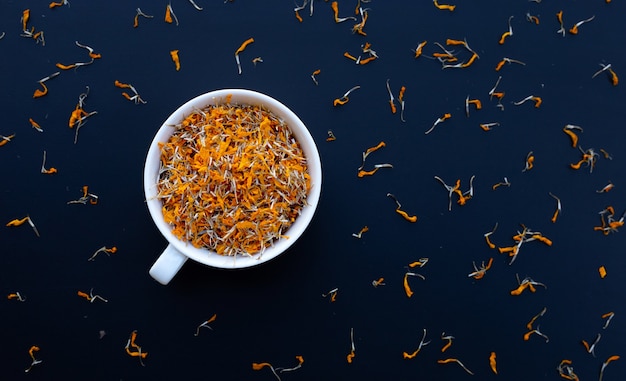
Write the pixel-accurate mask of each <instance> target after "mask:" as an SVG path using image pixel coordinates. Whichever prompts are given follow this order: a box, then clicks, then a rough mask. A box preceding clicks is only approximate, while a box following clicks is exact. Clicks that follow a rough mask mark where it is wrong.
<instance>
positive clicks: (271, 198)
mask: <svg viewBox="0 0 626 381" xmlns="http://www.w3.org/2000/svg"><path fill="white" fill-rule="evenodd" d="M174 128H175V129H176V131H175V132H174V134H173V135H172V136H171V137H170V139H169V141H168V142H166V143H164V144H162V145H161V169H160V171H159V173H160V176H159V182H158V192H159V193H158V197H159V199H160V200H161V201H162V202H163V208H162V210H163V217H164V219H165V222H167V223H168V224H170V225H171V226H172V233H173V234H174V235H175V236H177V237H178V238H179V239H181V240H183V241H187V242H190V243H191V244H193V245H194V246H195V247H204V248H208V249H209V250H213V251H215V252H217V253H218V254H220V255H229V256H233V255H240V254H241V255H251V254H255V253H259V252H262V251H263V250H264V249H265V248H267V247H269V246H271V245H272V244H273V243H274V241H276V240H278V239H279V238H281V237H285V236H284V235H283V234H284V232H285V231H286V230H287V229H288V228H289V227H290V226H291V224H292V223H293V222H294V221H295V219H296V218H297V217H298V215H299V214H300V212H301V210H302V208H303V207H304V206H305V205H306V197H307V194H308V192H309V190H310V188H311V182H310V180H311V179H310V176H309V174H308V172H307V161H306V158H305V156H304V153H303V151H302V149H301V147H300V145H299V143H298V142H297V141H296V139H295V138H294V136H293V135H292V133H291V130H290V129H289V126H287V125H286V124H285V123H284V122H283V121H281V120H280V119H279V118H278V117H277V116H276V115H274V114H272V113H271V112H269V111H267V110H265V109H263V108H261V107H258V106H249V105H236V104H230V103H228V104H224V105H218V106H208V107H206V108H204V109H202V110H198V111H196V112H193V113H192V114H190V115H189V116H187V117H186V118H185V119H184V120H183V121H182V122H181V123H180V124H178V125H177V126H175V127H174Z"/></svg>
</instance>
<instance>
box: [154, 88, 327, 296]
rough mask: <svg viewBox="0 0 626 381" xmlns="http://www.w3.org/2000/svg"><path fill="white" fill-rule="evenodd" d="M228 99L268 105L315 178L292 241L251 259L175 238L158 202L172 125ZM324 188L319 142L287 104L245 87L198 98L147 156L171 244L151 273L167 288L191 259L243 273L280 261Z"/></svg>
mask: <svg viewBox="0 0 626 381" xmlns="http://www.w3.org/2000/svg"><path fill="white" fill-rule="evenodd" d="M227 96H230V97H231V98H230V103H231V104H244V105H254V106H263V107H264V108H266V109H267V110H269V111H271V112H272V113H273V114H274V115H276V116H277V117H278V118H280V119H282V120H283V121H285V123H286V124H287V126H289V128H290V130H291V132H292V133H293V135H294V136H295V138H296V139H297V141H298V143H300V146H301V147H302V151H303V152H304V155H305V157H306V159H307V166H308V173H309V175H310V176H311V189H310V191H309V194H308V195H307V205H306V206H304V207H303V208H302V212H301V214H300V215H299V216H298V217H297V218H296V220H295V221H294V223H293V224H292V225H291V227H289V229H288V230H287V231H286V232H284V233H283V234H284V235H285V236H288V237H289V238H280V239H278V240H277V241H276V242H274V244H273V245H272V246H270V247H268V248H266V249H265V250H264V251H263V253H258V254H254V255H251V256H247V255H245V256H244V255H238V256H224V255H220V254H217V253H216V252H214V251H211V250H208V249H206V248H196V247H194V246H193V245H192V244H191V243H189V242H185V241H181V240H180V239H178V238H177V237H176V236H175V235H174V234H172V227H171V226H170V225H169V224H167V223H166V222H165V220H164V218H163V212H162V206H163V204H162V202H161V201H160V200H159V199H158V198H157V182H158V177H159V167H160V155H161V150H160V148H159V143H165V142H167V141H168V140H169V138H170V136H172V134H173V133H174V130H175V129H174V127H172V126H174V125H176V124H178V123H180V122H182V121H183V119H184V118H185V117H187V116H188V115H189V114H191V113H192V112H193V111H195V110H199V109H203V108H205V107H206V106H209V105H215V104H221V103H224V102H225V101H226V98H227ZM321 189H322V164H321V160H320V155H319V152H318V151H317V146H316V145H315V141H314V140H313V137H312V136H311V134H310V132H309V130H308V129H307V128H306V126H305V125H304V123H302V121H301V120H300V118H298V116H297V115H296V114H294V113H293V112H292V111H291V110H290V109H288V108H287V107H286V106H285V105H283V104H282V103H280V102H278V101H277V100H275V99H273V98H271V97H269V96H267V95H264V94H261V93H258V92H256V91H251V90H244V89H225V90H216V91H211V92H208V93H206V94H202V95H200V96H198V97H196V98H193V99H191V100H190V101H188V102H187V103H185V104H183V105H182V106H180V107H179V108H178V109H177V110H176V111H174V113H172V115H170V116H169V118H167V120H166V121H165V122H164V123H163V125H162V126H161V128H159V130H158V131H157V133H156V136H155V137H154V140H153V141H152V144H151V145H150V149H149V150H148V155H147V157H146V164H145V167H144V192H145V196H146V203H147V205H148V210H149V212H150V215H151V216H152V219H153V220H154V223H155V224H156V226H157V228H158V229H159V230H160V231H161V234H163V236H164V237H165V239H166V240H167V241H168V246H167V247H166V248H165V250H164V251H163V252H162V253H161V255H160V256H159V258H158V259H157V260H156V262H155V263H154V265H152V267H151V268H150V271H149V273H150V275H151V276H152V277H153V278H154V279H156V280H157V281H158V282H159V283H161V284H164V285H165V284H168V283H169V282H170V281H171V280H172V278H173V277H174V276H175V275H176V273H177V272H178V271H179V270H180V268H181V267H182V266H183V264H184V263H185V262H186V261H187V259H189V258H191V259H193V260H194V261H197V262H200V263H203V264H205V265H207V266H211V267H216V268H224V269H239V268H246V267H251V266H256V265H259V264H261V263H264V262H267V261H269V260H271V259H273V258H276V257H277V256H278V255H280V254H282V253H284V252H285V251H286V250H287V249H288V248H289V247H291V246H292V245H293V244H294V243H295V242H296V240H297V239H298V238H299V237H300V236H301V235H302V233H304V231H305V230H306V228H307V226H308V225H309V223H310V222H311V220H312V219H313V215H314V214H315V210H316V208H317V204H318V202H319V198H320V193H321Z"/></svg>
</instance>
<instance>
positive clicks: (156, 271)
mask: <svg viewBox="0 0 626 381" xmlns="http://www.w3.org/2000/svg"><path fill="white" fill-rule="evenodd" d="M186 261H187V256H186V255H184V254H183V253H181V252H180V251H178V250H176V249H175V248H174V246H172V244H169V245H167V247H166V248H165V250H163V253H161V255H160V256H159V258H158V259H157V260H156V262H154V264H153V265H152V267H151V268H150V271H149V273H150V276H152V277H153V278H154V279H155V280H156V281H157V282H159V283H161V284H162V285H167V284H168V283H169V282H170V281H171V280H172V278H174V275H176V273H178V270H180V268H181V267H183V265H184V264H185V262H186Z"/></svg>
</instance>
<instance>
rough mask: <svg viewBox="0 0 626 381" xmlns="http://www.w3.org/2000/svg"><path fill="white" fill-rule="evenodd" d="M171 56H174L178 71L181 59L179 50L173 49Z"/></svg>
mask: <svg viewBox="0 0 626 381" xmlns="http://www.w3.org/2000/svg"><path fill="white" fill-rule="evenodd" d="M170 56H172V61H174V65H176V71H179V70H180V59H179V58H178V50H171V51H170Z"/></svg>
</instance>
